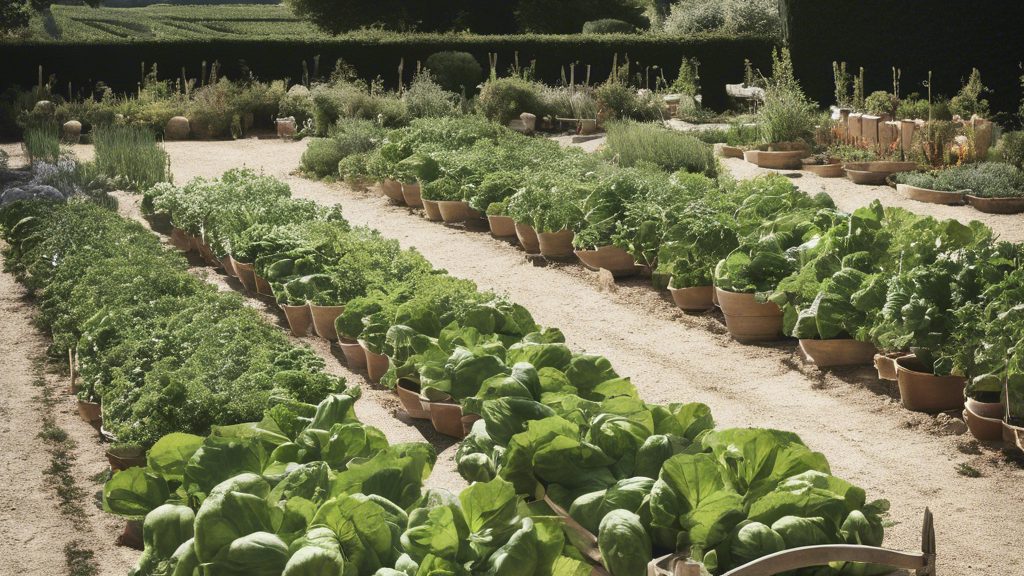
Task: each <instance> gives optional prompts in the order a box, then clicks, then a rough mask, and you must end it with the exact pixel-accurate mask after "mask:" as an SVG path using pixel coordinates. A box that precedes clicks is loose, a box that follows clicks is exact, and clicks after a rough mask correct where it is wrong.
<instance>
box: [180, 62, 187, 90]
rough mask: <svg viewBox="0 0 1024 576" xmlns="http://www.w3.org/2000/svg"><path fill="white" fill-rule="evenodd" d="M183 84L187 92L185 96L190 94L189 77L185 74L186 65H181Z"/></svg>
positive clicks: (183, 88)
mask: <svg viewBox="0 0 1024 576" xmlns="http://www.w3.org/2000/svg"><path fill="white" fill-rule="evenodd" d="M181 85H182V91H183V92H184V93H185V96H188V77H187V76H185V67H184V66H182V67H181Z"/></svg>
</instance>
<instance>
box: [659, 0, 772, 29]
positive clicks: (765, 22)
mask: <svg viewBox="0 0 1024 576" xmlns="http://www.w3.org/2000/svg"><path fill="white" fill-rule="evenodd" d="M662 30H663V31H664V32H666V33H669V34H676V35H680V36H685V35H692V34H696V33H699V32H713V31H719V32H725V33H729V34H754V35H758V36H779V35H780V33H781V32H782V20H781V18H780V16H779V5H778V1H777V0H690V1H688V2H678V3H676V4H674V5H673V6H672V9H671V12H670V13H669V15H668V17H667V18H666V19H665V23H664V24H663V26H662Z"/></svg>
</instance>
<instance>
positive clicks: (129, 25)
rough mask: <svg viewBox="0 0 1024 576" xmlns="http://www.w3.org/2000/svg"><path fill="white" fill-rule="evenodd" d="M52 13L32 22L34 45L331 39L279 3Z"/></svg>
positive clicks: (70, 9) (75, 8)
mask: <svg viewBox="0 0 1024 576" xmlns="http://www.w3.org/2000/svg"><path fill="white" fill-rule="evenodd" d="M51 12H52V17H50V18H46V17H39V18H36V19H35V20H33V22H32V36H31V37H30V41H33V42H70V43H78V42H110V41H130V42H135V41H147V40H214V39H220V40H230V39H246V40H259V39H263V40H267V39H272V38H280V39H290V40H298V39H306V40H318V39H326V38H330V37H331V36H330V35H328V34H324V33H322V32H319V31H317V30H316V28H314V27H313V25H312V24H310V23H308V22H306V21H304V20H301V19H299V18H298V17H297V16H295V15H294V14H292V13H291V11H289V10H288V8H286V7H285V6H283V5H280V4H279V5H219V6H163V5H161V6H147V7H145V8H106V7H103V8H89V7H88V6H58V5H55V6H53V7H52V8H51Z"/></svg>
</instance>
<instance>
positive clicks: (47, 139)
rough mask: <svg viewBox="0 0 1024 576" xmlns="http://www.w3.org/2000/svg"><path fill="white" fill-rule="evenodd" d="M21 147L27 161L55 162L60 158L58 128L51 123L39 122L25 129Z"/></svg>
mask: <svg viewBox="0 0 1024 576" xmlns="http://www.w3.org/2000/svg"><path fill="white" fill-rule="evenodd" d="M24 138H25V140H24V142H23V143H22V147H23V148H24V149H25V154H26V155H27V156H28V160H29V162H32V163H35V162H39V161H44V162H49V163H50V164H55V163H56V162H57V160H59V159H60V154H61V151H60V129H59V128H57V127H56V126H54V125H52V124H40V125H37V126H31V127H29V128H26V129H25V136H24Z"/></svg>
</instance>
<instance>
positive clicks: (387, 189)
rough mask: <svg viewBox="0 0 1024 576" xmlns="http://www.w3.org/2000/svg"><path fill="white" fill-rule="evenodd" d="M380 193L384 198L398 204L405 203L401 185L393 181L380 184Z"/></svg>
mask: <svg viewBox="0 0 1024 576" xmlns="http://www.w3.org/2000/svg"><path fill="white" fill-rule="evenodd" d="M380 189H381V192H383V193H384V195H385V196H387V197H388V198H390V199H392V200H394V201H395V202H398V203H400V204H401V203H404V202H405V195H403V194H402V184H401V183H400V182H398V181H395V180H384V181H383V182H381V183H380Z"/></svg>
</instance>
